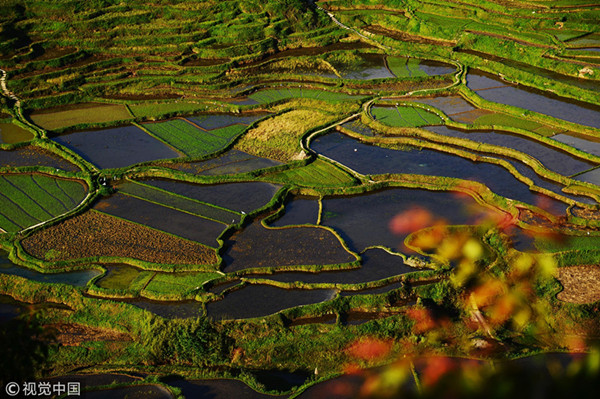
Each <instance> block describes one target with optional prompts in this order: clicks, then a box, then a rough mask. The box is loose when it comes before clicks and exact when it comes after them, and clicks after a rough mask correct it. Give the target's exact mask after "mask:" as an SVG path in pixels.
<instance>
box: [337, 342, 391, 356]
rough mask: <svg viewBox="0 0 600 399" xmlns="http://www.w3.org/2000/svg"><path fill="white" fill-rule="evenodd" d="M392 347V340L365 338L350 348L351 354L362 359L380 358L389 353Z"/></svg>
mask: <svg viewBox="0 0 600 399" xmlns="http://www.w3.org/2000/svg"><path fill="white" fill-rule="evenodd" d="M391 348H392V343H391V342H390V341H384V340H381V339H377V338H365V339H362V340H360V341H357V342H355V343H354V344H352V345H351V346H350V347H349V348H348V352H349V353H350V355H351V356H353V357H355V358H358V359H362V360H373V359H379V358H382V357H383V356H385V355H387V354H388V353H389V352H390V349H391Z"/></svg>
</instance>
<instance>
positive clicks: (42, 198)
mask: <svg viewBox="0 0 600 399" xmlns="http://www.w3.org/2000/svg"><path fill="white" fill-rule="evenodd" d="M86 191H87V189H86V187H85V186H84V184H83V183H82V182H80V181H76V180H66V179H56V178H52V177H49V176H44V175H38V174H2V175H0V228H2V229H3V230H5V231H8V232H16V231H19V230H21V229H23V228H25V227H29V226H33V225H35V224H37V223H40V222H43V221H45V220H49V219H52V218H53V217H55V216H58V215H61V214H63V213H65V212H68V211H70V210H71V209H73V208H75V207H76V206H77V205H78V204H79V203H80V202H81V201H82V200H83V198H84V197H85V194H86Z"/></svg>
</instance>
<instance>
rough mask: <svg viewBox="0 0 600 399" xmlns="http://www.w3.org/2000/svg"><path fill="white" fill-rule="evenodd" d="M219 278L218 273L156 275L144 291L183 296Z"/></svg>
mask: <svg viewBox="0 0 600 399" xmlns="http://www.w3.org/2000/svg"><path fill="white" fill-rule="evenodd" d="M221 276H222V275H221V274H218V273H156V274H155V275H154V277H152V280H150V282H149V283H148V285H146V287H145V288H144V291H145V292H151V293H153V294H161V295H170V294H173V295H184V294H187V293H190V292H193V291H196V290H197V289H198V288H199V287H201V286H202V284H204V283H205V282H207V281H209V280H212V279H214V278H217V277H221Z"/></svg>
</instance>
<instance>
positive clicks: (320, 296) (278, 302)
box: [206, 285, 335, 319]
mask: <svg viewBox="0 0 600 399" xmlns="http://www.w3.org/2000/svg"><path fill="white" fill-rule="evenodd" d="M334 296H335V291H334V290H286V289H283V288H277V287H271V286H268V285H249V286H246V287H244V288H242V289H241V290H236V291H233V292H231V293H229V294H227V295H226V296H225V298H224V299H221V300H220V301H218V302H211V303H209V304H208V305H206V313H207V314H208V316H210V317H213V318H215V319H247V318H250V317H261V316H267V315H270V314H273V313H277V312H279V311H281V310H283V309H287V308H292V307H295V306H301V305H308V304H311V303H317V302H323V301H327V300H329V299H332V298H333V297H334ZM249 303H251V304H252V306H248V304H249Z"/></svg>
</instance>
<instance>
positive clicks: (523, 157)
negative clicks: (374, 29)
mask: <svg viewBox="0 0 600 399" xmlns="http://www.w3.org/2000/svg"><path fill="white" fill-rule="evenodd" d="M410 104H412V105H414V106H416V107H420V108H423V109H425V110H427V111H430V112H433V113H436V114H437V115H438V116H439V117H440V118H442V119H443V121H444V123H445V124H446V125H447V126H449V127H456V128H459V129H463V130H467V131H468V130H482V129H483V130H486V129H490V130H500V131H507V132H510V133H516V134H518V135H522V136H525V137H529V138H531V139H534V140H537V141H539V142H541V143H542V144H548V145H549V146H551V147H555V148H557V149H559V150H563V151H566V152H567V153H568V154H571V155H574V156H578V157H579V158H581V159H585V160H588V161H592V162H596V163H597V162H600V157H597V156H594V155H591V154H587V153H585V152H583V151H580V150H577V149H574V148H573V147H570V146H568V145H566V144H562V143H560V142H557V141H556V140H551V139H548V138H546V137H543V136H540V135H537V134H535V133H532V132H529V131H527V130H524V129H519V128H514V127H505V126H494V125H490V126H485V125H478V126H472V125H467V124H462V123H459V122H454V121H452V120H451V119H450V118H449V117H448V116H447V115H446V114H445V113H443V112H442V111H440V110H438V109H437V108H435V107H432V106H429V105H425V104H421V103H410ZM367 115H368V114H367ZM369 124H371V125H373V126H375V127H376V128H375V129H376V130H379V131H382V132H386V131H389V132H390V133H392V134H394V135H397V134H398V133H400V134H401V135H403V136H411V135H416V136H419V137H424V138H426V139H427V140H430V141H434V142H438V143H446V144H450V145H458V146H460V147H463V148H466V149H470V150H474V151H476V152H483V153H487V154H498V153H500V154H502V155H505V156H508V157H510V158H513V159H516V160H517V161H519V162H522V163H524V164H526V165H528V166H530V167H531V168H532V169H533V170H534V171H535V172H536V173H537V174H538V175H540V176H543V177H545V178H547V179H549V180H552V181H555V182H557V183H560V184H563V185H566V186H569V185H573V184H576V185H582V186H584V187H587V188H589V189H590V190H595V187H594V185H591V184H589V183H585V182H580V181H578V180H573V179H572V178H570V177H569V176H563V175H561V174H559V173H556V172H554V171H551V170H549V169H547V168H546V167H545V166H544V165H543V164H542V163H541V162H540V161H538V160H537V159H536V158H534V157H533V156H531V155H528V154H525V153H523V152H521V151H518V150H516V149H512V148H508V147H502V146H496V145H491V144H485V143H479V142H475V141H472V140H468V139H463V138H456V137H448V136H443V135H438V134H436V133H433V132H429V131H427V130H423V129H415V130H414V131H399V130H394V131H390V128H389V127H385V126H384V125H382V124H381V123H380V122H378V121H375V120H373V119H372V118H371V119H370V122H368V123H367V125H369ZM392 129H393V128H392ZM344 132H345V133H346V134H348V135H351V134H350V133H349V132H348V131H347V130H346V129H344ZM360 137H363V136H360ZM360 137H359V138H360ZM361 140H367V141H368V140H376V139H375V138H366V137H363V138H362V139H361ZM446 152H450V151H446ZM543 190H545V189H543ZM579 194H582V195H586V196H590V193H589V192H583V191H581V192H580V193H579ZM599 195H600V193H599ZM551 196H554V195H551ZM591 198H593V199H594V200H596V201H598V198H596V196H594V195H592V196H591ZM561 200H562V199H561ZM567 200H568V201H566V202H568V203H571V202H570V200H569V199H567ZM563 201H564V200H563ZM584 206H588V205H584Z"/></svg>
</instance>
